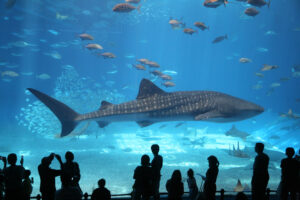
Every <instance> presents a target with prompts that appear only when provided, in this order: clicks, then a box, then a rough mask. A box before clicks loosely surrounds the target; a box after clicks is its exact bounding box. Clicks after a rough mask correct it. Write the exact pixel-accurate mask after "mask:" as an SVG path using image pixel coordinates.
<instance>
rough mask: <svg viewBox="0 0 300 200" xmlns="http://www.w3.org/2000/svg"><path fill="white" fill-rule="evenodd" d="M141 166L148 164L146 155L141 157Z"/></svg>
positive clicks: (148, 159)
mask: <svg viewBox="0 0 300 200" xmlns="http://www.w3.org/2000/svg"><path fill="white" fill-rule="evenodd" d="M141 164H142V166H149V165H150V157H149V156H148V155H143V156H142V158H141Z"/></svg>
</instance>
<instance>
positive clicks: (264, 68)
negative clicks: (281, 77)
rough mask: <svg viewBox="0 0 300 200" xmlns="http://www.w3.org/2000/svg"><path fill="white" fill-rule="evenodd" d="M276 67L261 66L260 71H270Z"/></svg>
mask: <svg viewBox="0 0 300 200" xmlns="http://www.w3.org/2000/svg"><path fill="white" fill-rule="evenodd" d="M278 67H279V66H278V65H268V64H263V67H262V68H261V69H260V71H270V70H273V69H277V68H278Z"/></svg>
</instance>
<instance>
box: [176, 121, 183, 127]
mask: <svg viewBox="0 0 300 200" xmlns="http://www.w3.org/2000/svg"><path fill="white" fill-rule="evenodd" d="M183 124H184V122H179V123H177V124H176V125H175V128H178V127H180V126H182V125H183Z"/></svg>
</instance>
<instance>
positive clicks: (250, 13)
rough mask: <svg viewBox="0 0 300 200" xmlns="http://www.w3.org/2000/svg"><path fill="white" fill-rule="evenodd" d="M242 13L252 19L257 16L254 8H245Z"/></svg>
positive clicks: (257, 12)
mask: <svg viewBox="0 0 300 200" xmlns="http://www.w3.org/2000/svg"><path fill="white" fill-rule="evenodd" d="M244 13H245V14H246V15H248V16H251V17H254V16H256V15H258V14H259V11H258V10H256V8H247V9H246V10H245V11H244Z"/></svg>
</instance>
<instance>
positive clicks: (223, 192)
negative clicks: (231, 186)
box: [220, 188, 225, 200]
mask: <svg viewBox="0 0 300 200" xmlns="http://www.w3.org/2000/svg"><path fill="white" fill-rule="evenodd" d="M220 193H221V198H220V200H224V194H225V190H224V189H223V188H222V189H221V191H220Z"/></svg>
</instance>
